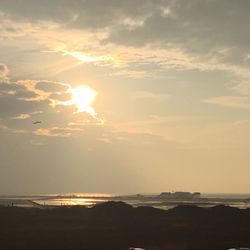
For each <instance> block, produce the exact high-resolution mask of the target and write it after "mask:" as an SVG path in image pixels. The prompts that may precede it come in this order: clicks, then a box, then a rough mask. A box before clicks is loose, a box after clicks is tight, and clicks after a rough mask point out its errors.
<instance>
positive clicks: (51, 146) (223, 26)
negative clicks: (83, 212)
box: [0, 0, 250, 194]
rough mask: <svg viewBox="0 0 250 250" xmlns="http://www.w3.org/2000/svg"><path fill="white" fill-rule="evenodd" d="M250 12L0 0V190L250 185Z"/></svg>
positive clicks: (231, 7)
mask: <svg viewBox="0 0 250 250" xmlns="http://www.w3.org/2000/svg"><path fill="white" fill-rule="evenodd" d="M249 8H250V1H246V0H239V1H233V0H220V1H215V0H189V1H184V0H127V1H122V0H105V1H103V0H53V1H49V0H43V1H39V0H18V1H17V0H8V1H7V0H6V1H5V0H1V1H0V159H1V160H0V194H1V193H5V194H12V193H13V194H44V193H59V194H60V193H115V194H129V193H159V192H162V191H172V190H175V191H192V192H193V191H199V192H201V193H238V194H242V193H243V194H244V193H248V192H249V184H248V182H249V180H248V177H249V175H250V169H249V152H250V151H249V150H250V142H249V140H248V138H249V134H250V73H249V66H250V43H249V40H250V35H249V32H248V24H249V21H250V16H249V11H248V10H249Z"/></svg>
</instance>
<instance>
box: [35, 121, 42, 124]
mask: <svg viewBox="0 0 250 250" xmlns="http://www.w3.org/2000/svg"><path fill="white" fill-rule="evenodd" d="M39 123H42V122H41V121H35V122H33V124H34V125H36V124H39Z"/></svg>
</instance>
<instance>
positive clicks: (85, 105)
mask: <svg viewBox="0 0 250 250" xmlns="http://www.w3.org/2000/svg"><path fill="white" fill-rule="evenodd" d="M68 93H70V94H71V100H69V101H68V102H67V105H75V106H76V108H77V111H76V113H80V112H86V113H89V114H90V115H92V116H96V112H95V110H94V108H93V107H92V104H93V103H94V101H95V99H96V96H97V92H96V91H95V90H93V89H91V88H90V87H88V86H81V87H77V88H72V87H70V88H69V89H68Z"/></svg>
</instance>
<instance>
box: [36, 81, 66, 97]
mask: <svg viewBox="0 0 250 250" xmlns="http://www.w3.org/2000/svg"><path fill="white" fill-rule="evenodd" d="M35 88H36V89H38V90H42V91H44V92H49V93H54V94H58V93H59V94H60V93H63V92H66V91H67V90H68V88H69V84H66V83H59V82H52V81H39V82H37V83H36V86H35Z"/></svg>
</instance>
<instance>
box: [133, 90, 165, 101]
mask: <svg viewBox="0 0 250 250" xmlns="http://www.w3.org/2000/svg"><path fill="white" fill-rule="evenodd" d="M132 97H133V99H135V100H140V99H155V100H166V99H168V97H169V95H168V94H163V93H153V92H149V91H138V92H135V93H134V94H133V96H132Z"/></svg>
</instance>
